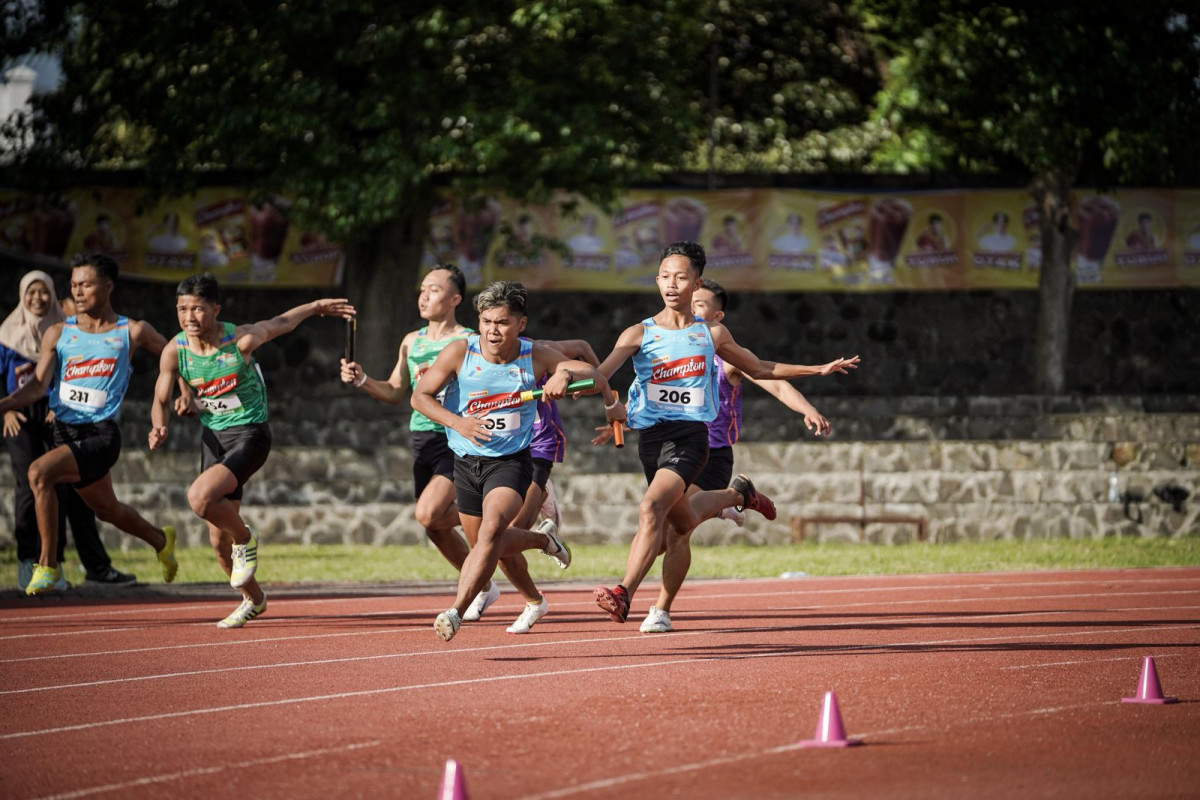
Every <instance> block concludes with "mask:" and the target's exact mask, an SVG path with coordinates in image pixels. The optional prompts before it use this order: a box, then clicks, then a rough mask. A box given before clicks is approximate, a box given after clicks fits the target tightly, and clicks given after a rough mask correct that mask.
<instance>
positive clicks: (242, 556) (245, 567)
mask: <svg viewBox="0 0 1200 800" xmlns="http://www.w3.org/2000/svg"><path fill="white" fill-rule="evenodd" d="M246 528H247V529H248V530H249V531H250V541H248V542H246V543H245V544H235V545H234V546H233V572H232V573H231V574H230V576H229V585H230V586H232V587H233V588H235V589H240V588H242V587H243V586H245V585H246V584H247V583H249V582H250V579H251V578H253V577H254V571H255V570H256V569H258V531H256V530H254V528H251V527H250V526H249V525H247V526H246Z"/></svg>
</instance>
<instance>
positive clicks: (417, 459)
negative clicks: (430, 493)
mask: <svg viewBox="0 0 1200 800" xmlns="http://www.w3.org/2000/svg"><path fill="white" fill-rule="evenodd" d="M410 441H411V442H412V460H413V465H412V470H413V497H414V498H417V497H420V496H421V492H423V491H425V487H426V486H428V485H429V482H430V481H431V480H433V476H434V475H441V476H443V477H444V478H446V480H449V481H453V480H454V451H453V450H451V449H450V445H449V444H448V443H447V441H446V434H445V433H443V432H441V431H413V432H412V434H411V439H410Z"/></svg>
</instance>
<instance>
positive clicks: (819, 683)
mask: <svg viewBox="0 0 1200 800" xmlns="http://www.w3.org/2000/svg"><path fill="white" fill-rule="evenodd" d="M268 588H269V587H268ZM655 593H656V592H655V587H653V586H646V587H644V589H643V591H642V592H641V593H640V594H639V595H638V596H637V597H636V598H635V600H634V613H633V614H632V615H631V621H630V622H629V623H627V624H625V625H617V624H614V623H612V622H611V621H609V620H608V619H607V617H605V616H604V615H603V614H602V613H601V612H600V611H599V610H598V609H597V608H595V606H594V605H593V604H592V601H591V596H590V590H589V587H583V586H579V585H568V586H560V587H556V588H555V589H553V590H551V591H548V592H547V597H548V599H549V602H550V606H551V611H550V615H548V616H547V617H546V618H545V619H543V620H542V622H540V623H539V624H538V625H537V627H535V628H534V629H533V632H532V633H530V634H529V635H526V636H513V635H509V634H506V633H505V632H504V628H505V627H506V626H507V625H508V624H509V623H510V622H511V621H512V619H513V618H514V617H515V616H516V614H517V613H518V611H519V610H520V599H519V598H518V597H517V596H516V594H515V593H513V592H506V593H505V594H504V595H503V596H502V598H501V600H500V601H499V602H498V603H497V604H496V605H495V606H493V607H492V609H490V610H489V612H488V614H487V615H486V616H485V617H484V619H483V621H481V622H478V623H474V624H467V625H465V626H464V627H463V629H462V630H461V631H460V632H459V635H458V636H457V637H456V638H455V639H454V641H452V642H450V643H448V644H447V643H443V642H441V641H440V640H439V639H437V638H436V636H435V635H434V633H433V630H432V623H433V618H434V616H435V615H436V614H437V612H439V611H441V610H442V609H443V608H444V607H445V606H446V605H447V604H448V602H449V595H448V594H446V593H440V594H432V593H431V594H425V595H417V596H403V597H349V598H346V597H341V598H312V597H310V598H303V599H299V598H298V599H288V598H275V599H272V600H271V604H270V609H269V611H268V614H267V615H266V616H264V617H262V618H260V619H259V620H257V621H255V622H253V623H251V624H250V625H249V626H247V627H246V628H244V629H242V630H235V631H221V630H218V629H217V628H216V627H215V626H214V622H215V621H216V620H217V619H219V618H220V617H222V616H224V614H225V613H227V612H228V611H229V610H230V609H231V608H232V606H233V602H232V600H231V601H227V602H212V601H180V602H164V601H163V600H162V599H161V598H157V599H154V600H148V601H143V600H133V601H130V600H125V601H120V602H110V603H103V604H75V605H70V604H67V603H64V602H40V601H36V600H31V601H21V602H6V603H3V604H0V794H3V796H5V797H39V798H41V797H62V798H66V797H105V796H108V797H126V796H139V797H147V796H148V797H172V798H180V797H205V798H208V797H234V796H237V797H288V798H293V797H330V796H337V797H354V796H361V797H368V796H369V797H403V798H417V799H418V800H419V799H420V798H433V797H434V796H435V794H436V792H437V787H438V783H439V780H440V777H441V773H442V769H443V765H444V764H445V762H446V760H447V759H448V758H456V759H458V760H459V761H460V762H461V764H462V766H463V770H464V773H465V775H466V782H467V789H468V791H469V793H470V796H471V798H473V800H480V799H481V798H483V799H486V798H538V799H539V800H548V798H607V797H611V798H621V800H624V799H625V798H640V797H652V798H655V799H656V800H661V798H663V797H664V796H667V795H674V796H679V797H688V798H692V797H700V798H706V797H711V798H717V797H720V798H728V797H768V798H769V797H800V796H803V797H838V798H843V797H844V798H858V797H864V798H865V797H884V796H886V797H901V798H903V797H913V798H929V797H972V798H989V797H996V798H1012V797H1014V796H1020V797H1022V798H1023V800H1024V799H1025V798H1036V797H1072V798H1073V797H1078V798H1094V797H1180V796H1197V794H1200V702H1198V701H1200V568H1187V569H1154V570H1108V571H1087V572H1082V571H1078V572H1076V571H1070V572H1038V573H1000V574H976V575H908V576H899V577H885V578H878V577H871V578H808V579H801V580H755V581H708V582H694V583H689V584H688V585H686V586H685V587H684V592H683V594H682V596H681V597H680V599H679V601H678V602H677V604H676V610H675V614H674V615H673V619H674V622H675V628H676V631H675V633H672V634H666V635H654V636H649V635H641V634H639V633H638V630H637V622H638V621H640V619H641V616H642V615H644V614H645V611H646V608H647V607H648V605H649V604H650V602H652V601H653V598H654V595H655ZM1145 656H1153V657H1154V658H1155V660H1156V663H1157V666H1158V674H1159V677H1160V679H1161V682H1162V686H1163V690H1164V691H1165V693H1166V694H1168V695H1175V696H1178V697H1179V698H1180V699H1181V702H1180V703H1179V704H1177V705H1170V706H1139V705H1130V704H1123V703H1121V702H1120V701H1121V698H1122V697H1127V696H1131V695H1133V694H1134V693H1135V691H1136V689H1137V682H1138V676H1139V672H1140V669H1141V664H1142V659H1143V658H1144V657H1145ZM827 690H834V691H836V692H837V695H838V699H839V701H840V706H841V712H842V717H843V720H844V722H845V726H846V729H847V732H848V733H849V735H851V736H854V737H861V738H862V739H864V740H865V741H866V746H865V747H860V748H853V749H849V750H808V749H799V748H798V747H797V746H796V743H797V742H798V741H800V740H802V739H809V738H812V736H813V735H814V731H815V729H816V724H817V718H818V715H819V713H820V706H821V701H822V697H823V696H824V693H825V692H826V691H827Z"/></svg>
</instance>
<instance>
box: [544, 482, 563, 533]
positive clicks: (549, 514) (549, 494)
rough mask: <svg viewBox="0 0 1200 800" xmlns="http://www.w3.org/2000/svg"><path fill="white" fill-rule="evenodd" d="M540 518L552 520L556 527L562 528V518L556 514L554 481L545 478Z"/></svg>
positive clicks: (556, 504)
mask: <svg viewBox="0 0 1200 800" xmlns="http://www.w3.org/2000/svg"><path fill="white" fill-rule="evenodd" d="M542 516H543V517H545V518H546V519H552V520H554V524H555V525H556V526H557V527H559V528H561V527H562V517H561V516H559V512H558V494H557V493H556V492H555V491H554V481H552V480H550V479H549V478H546V499H545V500H543V501H542Z"/></svg>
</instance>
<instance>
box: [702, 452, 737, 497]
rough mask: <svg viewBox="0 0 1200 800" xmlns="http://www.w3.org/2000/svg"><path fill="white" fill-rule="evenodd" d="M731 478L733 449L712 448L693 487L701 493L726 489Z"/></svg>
mask: <svg viewBox="0 0 1200 800" xmlns="http://www.w3.org/2000/svg"><path fill="white" fill-rule="evenodd" d="M732 477H733V448H732V447H713V448H711V449H709V451H708V463H707V464H705V465H704V471H703V472H701V473H700V477H698V478H696V480H695V481H694V485H695V486H696V488H697V489H699V490H700V491H702V492H707V491H710V490H712V489H728V488H729V480H730V478H732Z"/></svg>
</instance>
